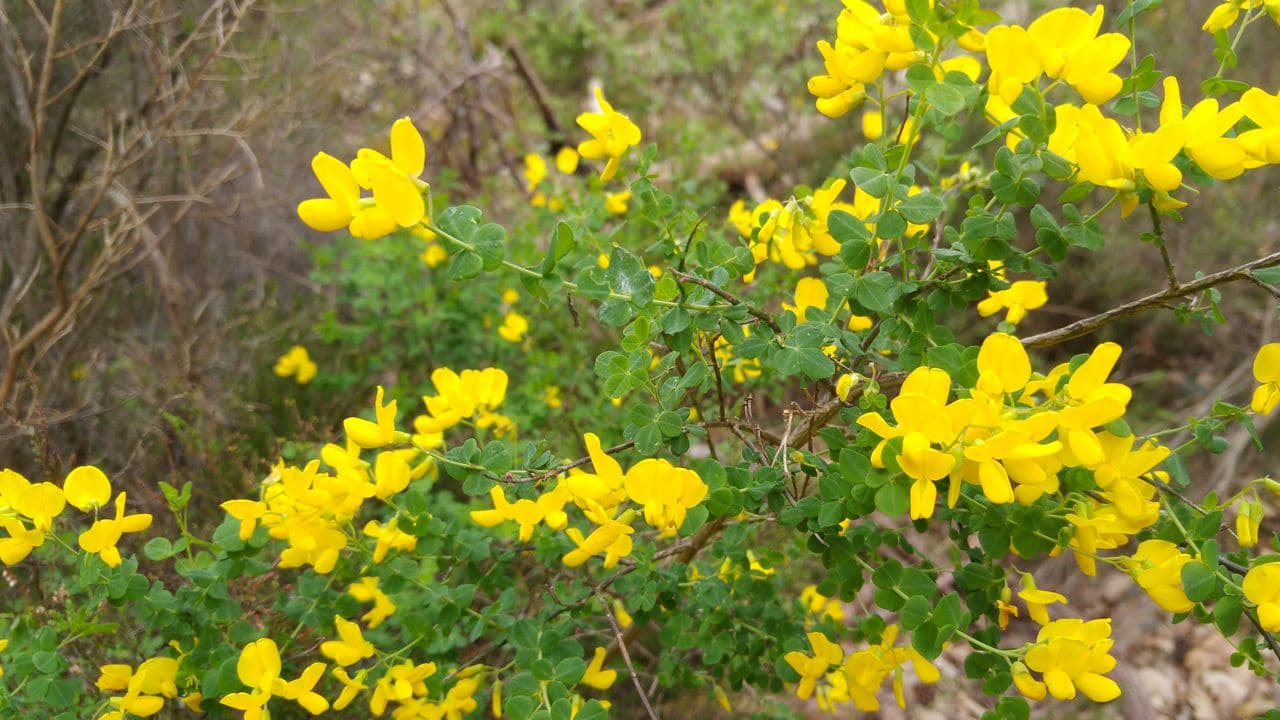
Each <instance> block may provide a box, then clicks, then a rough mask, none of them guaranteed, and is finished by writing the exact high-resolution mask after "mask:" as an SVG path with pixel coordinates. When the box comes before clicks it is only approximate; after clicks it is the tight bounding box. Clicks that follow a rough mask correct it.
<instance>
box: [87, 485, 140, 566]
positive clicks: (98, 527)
mask: <svg viewBox="0 0 1280 720" xmlns="http://www.w3.org/2000/svg"><path fill="white" fill-rule="evenodd" d="M124 502H125V493H120V494H119V495H117V496H116V516H115V518H114V519H106V518H104V519H101V520H98V521H96V522H94V523H93V525H91V526H90V527H89V529H88V530H85V531H84V532H82V533H80V540H79V541H80V547H81V548H84V550H85V551H86V552H91V553H97V555H98V557H99V558H101V559H102V562H104V563H106V564H107V565H108V566H109V567H116V566H118V565H119V564H120V561H121V558H120V550H119V548H117V547H116V543H118V542H120V538H121V536H122V535H124V533H137V532H142V531H143V530H146V529H147V528H149V527H151V515H150V514H148V513H139V514H136V515H125V514H124Z"/></svg>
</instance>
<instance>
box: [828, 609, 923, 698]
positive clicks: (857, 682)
mask: <svg viewBox="0 0 1280 720" xmlns="http://www.w3.org/2000/svg"><path fill="white" fill-rule="evenodd" d="M897 637H898V626H897V625H889V626H888V627H886V628H885V629H884V634H883V635H882V636H881V639H880V643H879V644H878V645H871V646H870V647H868V648H866V649H865V650H859V651H858V652H855V653H852V654H850V655H849V657H848V658H847V659H846V660H845V663H844V668H843V670H844V677H845V686H846V690H847V691H848V694H849V698H850V699H851V700H853V704H854V706H855V707H857V708H858V709H859V710H862V711H863V712H875V711H877V710H879V709H880V700H879V699H878V698H877V697H876V693H877V692H879V690H880V686H881V685H883V684H884V681H885V679H886V678H888V677H890V676H892V677H893V698H894V701H895V702H896V703H897V705H898V707H906V698H905V697H904V695H903V692H902V675H903V673H902V670H901V665H902V664H903V663H907V662H909V663H911V667H912V669H913V670H915V673H916V676H917V677H919V678H920V682H923V683H925V684H933V683H936V682H938V680H939V679H941V674H940V673H939V672H938V668H937V667H936V666H934V664H933V663H931V662H929V661H928V660H926V659H925V658H924V656H923V655H921V654H920V653H919V652H918V651H916V650H915V648H912V647H910V646H906V647H897V646H895V645H894V644H893V643H894V640H896V639H897Z"/></svg>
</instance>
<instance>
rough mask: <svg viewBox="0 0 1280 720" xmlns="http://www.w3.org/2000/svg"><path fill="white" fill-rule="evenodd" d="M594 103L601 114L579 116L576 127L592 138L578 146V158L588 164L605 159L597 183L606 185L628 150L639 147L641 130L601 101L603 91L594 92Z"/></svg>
mask: <svg viewBox="0 0 1280 720" xmlns="http://www.w3.org/2000/svg"><path fill="white" fill-rule="evenodd" d="M596 102H597V103H598V104H599V106H600V112H593V113H582V114H581V115H579V116H578V120H577V122H578V126H579V127H581V128H582V129H583V130H586V131H587V132H588V133H589V134H590V135H591V139H590V140H584V141H583V142H581V143H579V144H578V154H579V155H581V156H582V157H584V158H586V159H588V160H602V159H605V158H607V159H608V160H607V162H606V163H605V166H604V170H603V171H602V172H601V173H600V179H601V180H603V181H604V182H608V181H610V180H612V179H613V176H614V175H616V174H617V173H618V166H619V165H620V164H621V162H622V156H623V154H625V153H626V152H627V148H629V147H631V146H633V145H639V144H640V128H639V127H637V126H636V124H635V123H633V122H631V118H629V117H627V116H626V115H623V114H622V113H620V112H618V111H617V110H614V109H613V106H612V105H610V104H609V101H607V100H605V99H604V90H603V89H602V88H599V87H597V88H596Z"/></svg>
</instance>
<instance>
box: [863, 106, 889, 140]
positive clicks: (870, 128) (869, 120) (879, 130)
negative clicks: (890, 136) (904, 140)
mask: <svg viewBox="0 0 1280 720" xmlns="http://www.w3.org/2000/svg"><path fill="white" fill-rule="evenodd" d="M862 135H863V136H864V137H865V138H866V139H868V140H870V141H872V142H875V141H876V140H879V139H880V137H881V136H883V135H884V111H882V110H867V111H865V112H863V113H862Z"/></svg>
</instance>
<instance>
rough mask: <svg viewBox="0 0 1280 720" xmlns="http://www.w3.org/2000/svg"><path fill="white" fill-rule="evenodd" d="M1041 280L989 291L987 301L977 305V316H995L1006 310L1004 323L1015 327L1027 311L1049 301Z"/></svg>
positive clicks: (1021, 281)
mask: <svg viewBox="0 0 1280 720" xmlns="http://www.w3.org/2000/svg"><path fill="white" fill-rule="evenodd" d="M1046 284H1047V283H1045V282H1044V281H1043V280H1018V281H1017V282H1014V283H1013V284H1012V285H1010V286H1009V287H1008V288H1007V289H1005V290H991V291H988V293H987V299H985V300H983V301H981V302H979V303H978V314H979V315H981V316H982V317H989V316H991V315H995V314H996V313H998V312H1000V311H1001V310H1007V311H1008V312H1007V313H1006V314H1005V318H1004V319H1005V322H1007V323H1009V324H1011V325H1017V324H1018V323H1020V322H1022V318H1024V317H1026V316H1027V311H1028V310H1035V309H1036V308H1038V307H1040V306H1042V305H1044V304H1045V303H1046V302H1048V301H1049V296H1048V294H1046V293H1045V290H1044V289H1045V285H1046Z"/></svg>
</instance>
